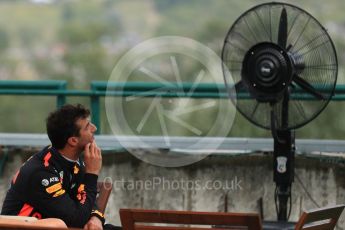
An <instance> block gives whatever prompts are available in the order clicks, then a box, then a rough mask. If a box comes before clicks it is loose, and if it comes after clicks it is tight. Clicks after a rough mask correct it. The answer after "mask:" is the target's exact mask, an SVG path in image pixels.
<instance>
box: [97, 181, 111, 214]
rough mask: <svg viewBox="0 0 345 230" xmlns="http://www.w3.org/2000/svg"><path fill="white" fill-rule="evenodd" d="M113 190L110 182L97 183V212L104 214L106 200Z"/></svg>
mask: <svg viewBox="0 0 345 230" xmlns="http://www.w3.org/2000/svg"><path fill="white" fill-rule="evenodd" d="M112 189H113V184H112V183H110V182H98V183H97V193H98V196H97V201H96V202H97V206H98V209H99V211H101V212H102V213H104V211H105V209H106V207H107V203H108V199H109V196H110V193H111V190H112Z"/></svg>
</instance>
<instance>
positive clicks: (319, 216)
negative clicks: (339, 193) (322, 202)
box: [295, 204, 345, 230]
mask: <svg viewBox="0 0 345 230" xmlns="http://www.w3.org/2000/svg"><path fill="white" fill-rule="evenodd" d="M344 207H345V205H344V204H342V205H336V206H329V207H324V208H318V209H313V210H309V211H305V212H303V214H302V216H301V217H300V219H299V220H298V222H297V224H296V227H295V230H302V229H306V230H307V229H308V230H333V229H334V228H335V226H336V224H337V222H338V219H339V217H340V215H341V213H342V212H343V210H344Z"/></svg>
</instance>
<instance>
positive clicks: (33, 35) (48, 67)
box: [0, 0, 345, 139]
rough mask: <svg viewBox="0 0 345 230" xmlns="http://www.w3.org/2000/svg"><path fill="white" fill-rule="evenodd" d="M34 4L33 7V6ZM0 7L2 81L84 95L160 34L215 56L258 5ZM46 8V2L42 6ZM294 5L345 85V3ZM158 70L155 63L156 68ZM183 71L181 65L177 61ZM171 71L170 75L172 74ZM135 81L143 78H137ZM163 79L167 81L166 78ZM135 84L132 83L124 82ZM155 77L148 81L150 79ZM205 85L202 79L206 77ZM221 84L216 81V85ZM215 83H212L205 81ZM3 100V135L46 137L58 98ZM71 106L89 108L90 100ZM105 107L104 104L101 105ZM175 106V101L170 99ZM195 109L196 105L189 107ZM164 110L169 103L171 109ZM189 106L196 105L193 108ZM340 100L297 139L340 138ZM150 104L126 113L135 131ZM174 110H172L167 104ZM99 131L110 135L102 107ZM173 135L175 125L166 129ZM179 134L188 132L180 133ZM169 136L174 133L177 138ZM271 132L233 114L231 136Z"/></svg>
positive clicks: (187, 0)
mask: <svg viewBox="0 0 345 230" xmlns="http://www.w3.org/2000/svg"><path fill="white" fill-rule="evenodd" d="M35 2H36V3H35ZM37 2H39V1H29V0H17V1H0V80H14V79H16V80H48V79H59V80H67V81H68V86H69V88H71V89H88V87H89V85H90V82H91V81H93V80H102V81H107V80H108V78H109V76H110V74H111V72H112V70H113V68H114V67H115V65H116V64H117V62H118V60H119V59H120V58H121V57H122V56H123V55H124V54H125V53H126V52H127V51H128V50H130V49H131V48H133V47H134V46H135V45H137V44H139V43H141V42H143V41H145V40H147V39H150V38H153V37H158V36H167V35H169V36H183V37H188V38H192V39H194V40H196V41H198V42H200V43H202V44H204V45H206V46H208V47H209V48H211V49H212V50H213V51H214V52H216V54H218V55H220V53H221V50H222V46H223V40H224V37H225V35H226V33H227V31H228V30H229V28H230V26H231V25H232V23H233V22H234V21H235V20H236V18H238V17H239V16H240V15H241V14H242V13H243V12H245V11H246V10H248V9H249V8H251V7H253V6H255V5H257V4H259V3H263V2H266V1H262V0H260V1H258V0H243V1H236V0H217V1H215V0H214V1H210V0H144V1H143V0H131V1H125V0H116V1H112V0H97V1H96V0H94V1H82V0H75V1H68V0H61V1H57V0H55V1H54V0H51V1H41V3H37ZM44 2H46V3H44ZM284 2H289V3H291V4H295V5H298V6H300V7H301V8H303V9H305V10H306V11H308V12H309V13H311V14H312V15H313V16H314V17H316V18H317V19H318V20H320V22H321V24H323V25H324V26H325V27H326V28H328V29H329V33H330V35H331V37H332V39H333V41H334V42H335V45H336V49H337V52H338V57H339V70H340V71H339V81H338V82H339V83H341V84H344V83H345V80H344V79H345V76H344V67H343V66H344V64H345V52H344V51H345V39H344V38H345V16H344V14H343V9H345V1H343V0H332V1H331V2H327V3H325V2H324V1H321V0H313V1H298V0H291V1H284ZM156 64H157V63H156ZM180 64H181V65H183V63H180ZM157 65H159V66H158V67H155V63H153V64H151V66H153V67H154V68H157V71H158V72H160V71H161V73H165V74H167V75H169V74H173V72H172V70H171V67H167V66H164V64H162V63H158V64H157ZM169 68H170V69H169ZM184 68H185V69H184V70H183V73H184V74H185V75H181V79H182V80H183V81H193V80H195V78H196V76H195V74H194V75H193V72H195V71H194V70H195V68H197V67H196V65H194V64H184ZM138 79H141V80H142V78H140V77H138ZM167 79H168V78H167ZM129 80H132V81H135V80H137V79H136V78H133V79H129ZM150 80H152V79H150V78H148V79H147V81H150ZM204 81H206V82H207V79H204ZM220 81H222V77H221V76H220V80H219V82H220ZM210 82H212V80H210ZM33 98H34V99H28V98H24V97H17V96H0V105H1V107H0V132H44V127H45V125H44V119H45V117H46V115H47V114H48V112H49V111H51V110H52V109H53V108H54V107H55V99H53V98H50V97H42V98H41V97H40V98H37V99H36V98H35V97H33ZM68 102H71V103H77V102H82V103H84V104H87V105H89V100H88V99H87V98H78V97H73V98H69V99H68ZM102 102H104V100H103V99H102ZM173 103H174V105H175V106H177V105H178V102H176V101H173ZM194 103H196V102H194ZM168 104H169V103H168ZM192 104H193V103H192ZM343 104H344V103H343V102H332V103H331V104H330V106H329V107H328V108H326V110H325V111H324V112H323V113H322V114H321V115H320V116H319V117H318V118H317V119H316V120H314V121H313V122H312V123H310V124H308V125H306V126H305V127H303V128H301V129H299V130H297V137H298V138H327V139H330V138H333V139H343V138H345V132H344V125H345V121H344V119H343V116H342V114H343V113H344V112H345V109H344V107H343ZM149 105H150V102H143V103H139V104H138V105H137V106H128V107H126V108H124V110H123V111H125V113H126V116H128V120H129V121H131V122H133V124H134V127H135V126H136V125H137V124H138V123H140V119H139V118H138V117H135V116H133V117H130V116H131V114H144V111H145V109H146V108H147V107H149ZM170 106H171V105H170ZM101 109H102V111H101V118H102V127H101V128H102V131H103V133H111V130H110V128H109V124H108V122H107V118H106V115H105V108H104V104H102V106H101ZM214 112H215V111H209V112H207V113H203V112H200V111H196V112H193V113H191V114H190V115H189V118H186V121H187V122H188V121H190V122H192V121H195V124H197V125H199V126H200V129H201V130H202V129H204V127H202V125H203V124H210V123H212V119H214V117H213V118H212V114H214ZM155 116H156V115H154V116H152V117H151V119H149V120H148V124H147V126H146V128H145V134H150V135H160V134H162V130H161V127H160V125H159V122H158V120H159V118H157V117H155ZM167 126H168V127H171V128H172V129H173V128H174V127H176V123H174V122H171V123H169V124H167ZM176 133H177V134H180V135H183V134H185V135H191V133H190V132H186V131H178V132H176ZM176 133H175V132H174V134H176ZM270 135H271V134H270V131H267V130H263V129H261V128H258V127H256V126H254V125H253V124H250V123H249V122H248V121H247V120H246V119H244V118H243V117H242V116H241V115H240V114H237V116H236V119H235V122H234V126H233V129H232V131H231V132H230V133H229V136H241V137H269V136H270Z"/></svg>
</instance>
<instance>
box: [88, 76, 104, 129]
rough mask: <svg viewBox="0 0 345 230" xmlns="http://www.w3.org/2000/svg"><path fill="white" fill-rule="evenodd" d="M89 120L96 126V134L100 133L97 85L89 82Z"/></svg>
mask: <svg viewBox="0 0 345 230" xmlns="http://www.w3.org/2000/svg"><path fill="white" fill-rule="evenodd" d="M90 88H91V93H92V96H91V121H92V123H93V124H94V125H96V127H97V131H96V134H100V133H101V122H100V120H101V119H100V102H99V101H100V100H99V96H98V95H97V87H96V86H95V85H94V84H93V83H92V82H91V87H90Z"/></svg>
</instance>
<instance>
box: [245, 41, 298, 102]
mask: <svg viewBox="0 0 345 230" xmlns="http://www.w3.org/2000/svg"><path fill="white" fill-rule="evenodd" d="M242 65H243V66H242V79H243V81H244V82H245V83H246V85H247V87H248V91H249V93H250V94H252V96H253V97H254V98H256V99H257V100H258V101H260V102H271V103H275V102H277V101H279V100H280V99H281V98H282V96H283V94H284V92H285V90H286V89H287V87H288V86H289V84H290V83H291V81H292V76H293V61H292V60H291V58H290V56H289V54H288V53H287V52H286V51H285V50H284V49H282V48H281V47H280V46H279V45H277V44H274V43H270V42H262V43H259V44H256V45H254V46H253V47H252V48H250V49H249V50H248V52H247V53H246V55H245V56H244V60H243V64H242Z"/></svg>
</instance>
